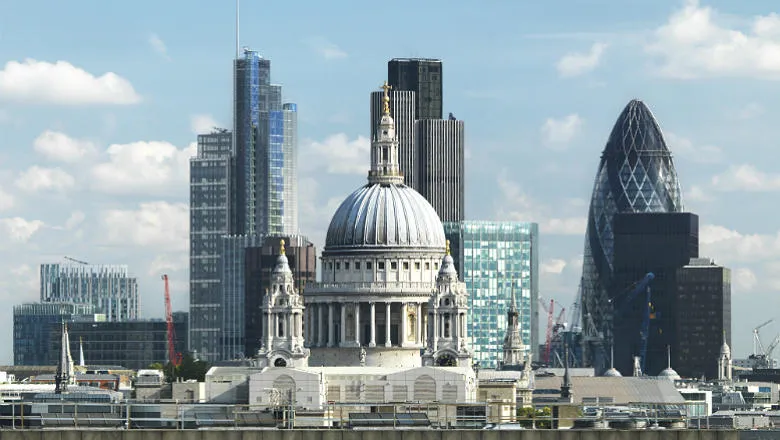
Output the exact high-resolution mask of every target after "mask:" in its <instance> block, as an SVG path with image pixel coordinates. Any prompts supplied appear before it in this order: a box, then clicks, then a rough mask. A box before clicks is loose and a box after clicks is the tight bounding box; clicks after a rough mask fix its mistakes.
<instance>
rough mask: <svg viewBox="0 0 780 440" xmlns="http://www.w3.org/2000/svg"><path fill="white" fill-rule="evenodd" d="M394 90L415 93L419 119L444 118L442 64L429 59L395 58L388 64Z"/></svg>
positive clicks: (388, 79) (389, 79) (388, 78)
mask: <svg viewBox="0 0 780 440" xmlns="http://www.w3.org/2000/svg"><path fill="white" fill-rule="evenodd" d="M387 81H388V83H390V86H391V87H392V88H393V90H398V91H400V90H408V91H412V92H414V93H415V113H416V115H417V119H441V118H442V63H441V60H434V59H427V58H393V59H392V60H390V61H388V62H387Z"/></svg>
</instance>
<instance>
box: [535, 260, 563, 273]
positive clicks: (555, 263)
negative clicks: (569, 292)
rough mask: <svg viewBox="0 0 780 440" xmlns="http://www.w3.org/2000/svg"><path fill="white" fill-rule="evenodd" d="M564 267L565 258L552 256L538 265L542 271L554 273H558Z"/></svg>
mask: <svg viewBox="0 0 780 440" xmlns="http://www.w3.org/2000/svg"><path fill="white" fill-rule="evenodd" d="M565 268H566V260H561V259H558V258H553V259H551V260H547V261H544V262H542V264H540V265H539V270H541V272H542V273H554V274H559V273H561V272H563V269H565Z"/></svg>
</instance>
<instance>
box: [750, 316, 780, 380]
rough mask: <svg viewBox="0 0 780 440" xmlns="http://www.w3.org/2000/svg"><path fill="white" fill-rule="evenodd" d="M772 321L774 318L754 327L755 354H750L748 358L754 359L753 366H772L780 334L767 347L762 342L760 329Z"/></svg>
mask: <svg viewBox="0 0 780 440" xmlns="http://www.w3.org/2000/svg"><path fill="white" fill-rule="evenodd" d="M772 321H774V318H772V319H769V320H767V321H765V322H763V323H761V324H760V325H758V326H757V327H755V328H754V329H753V354H751V355H750V356H748V359H750V360H751V361H753V368H772V366H771V364H772V360H771V357H772V352H773V351H775V348H776V347H777V344H778V343H780V335H778V336H777V337H776V338H775V340H774V341H772V343H771V344H769V346H768V347H767V348H766V349H765V348H764V344H763V343H762V342H761V335H760V334H759V330H761V329H762V328H764V327H766V326H767V325H768V324H770V323H771V322H772Z"/></svg>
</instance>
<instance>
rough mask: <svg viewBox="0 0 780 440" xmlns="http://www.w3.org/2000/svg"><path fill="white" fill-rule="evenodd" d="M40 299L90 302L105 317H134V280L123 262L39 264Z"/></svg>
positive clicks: (136, 285) (123, 319)
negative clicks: (114, 263)
mask: <svg viewBox="0 0 780 440" xmlns="http://www.w3.org/2000/svg"><path fill="white" fill-rule="evenodd" d="M40 281H41V302H56V303H75V304H92V305H94V306H95V308H96V310H97V313H102V314H105V315H106V318H107V319H108V320H109V321H129V320H133V319H138V317H139V304H138V282H137V280H136V278H135V277H132V276H130V273H129V269H128V267H127V266H124V265H104V264H88V263H85V262H77V261H75V260H74V261H71V262H69V263H66V264H60V263H54V264H41V279H40Z"/></svg>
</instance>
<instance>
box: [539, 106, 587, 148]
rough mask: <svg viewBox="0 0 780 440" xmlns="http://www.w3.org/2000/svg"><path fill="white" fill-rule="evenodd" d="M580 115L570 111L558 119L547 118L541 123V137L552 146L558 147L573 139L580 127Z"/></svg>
mask: <svg viewBox="0 0 780 440" xmlns="http://www.w3.org/2000/svg"><path fill="white" fill-rule="evenodd" d="M582 125H583V120H582V118H581V117H580V115H578V114H576V113H572V114H570V115H567V116H564V117H563V118H560V119H554V118H547V120H546V121H544V124H543V125H542V129H541V131H542V138H543V139H544V142H545V143H547V144H548V145H550V146H552V147H560V146H563V145H565V144H568V143H569V142H571V141H572V139H574V137H575V136H576V135H577V134H578V133H579V131H580V129H581V128H582Z"/></svg>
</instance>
